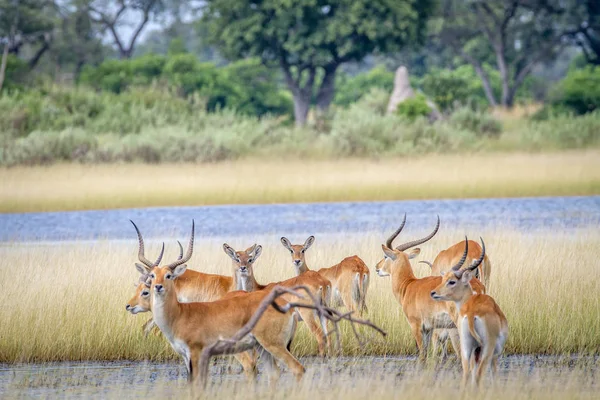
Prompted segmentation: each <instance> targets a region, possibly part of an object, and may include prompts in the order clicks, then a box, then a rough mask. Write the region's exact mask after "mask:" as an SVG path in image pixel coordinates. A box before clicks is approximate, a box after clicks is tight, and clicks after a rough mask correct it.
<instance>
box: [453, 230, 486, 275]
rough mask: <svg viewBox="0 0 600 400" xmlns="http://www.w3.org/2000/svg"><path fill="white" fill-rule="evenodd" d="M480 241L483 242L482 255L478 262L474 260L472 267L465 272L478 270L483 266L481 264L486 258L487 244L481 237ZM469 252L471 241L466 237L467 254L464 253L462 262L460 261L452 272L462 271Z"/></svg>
mask: <svg viewBox="0 0 600 400" xmlns="http://www.w3.org/2000/svg"><path fill="white" fill-rule="evenodd" d="M479 240H481V255H480V256H479V258H478V259H477V260H474V261H473V263H472V264H471V265H469V266H468V267H467V268H465V270H469V271H473V270H474V269H475V268H477V267H479V265H481V263H482V262H483V259H484V258H485V242H484V241H483V238H482V237H479ZM468 252H469V240H468V239H467V237H466V236H465V252H464V253H463V255H462V257H461V258H460V260H458V262H457V263H456V265H454V266H453V267H452V271H455V272H457V271H460V268H461V267H462V266H463V264H464V263H465V261H466V259H467V253H468Z"/></svg>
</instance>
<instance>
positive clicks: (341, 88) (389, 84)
mask: <svg viewBox="0 0 600 400" xmlns="http://www.w3.org/2000/svg"><path fill="white" fill-rule="evenodd" d="M373 88H379V89H384V90H386V91H387V92H388V93H391V92H392V89H393V88H394V73H393V72H390V71H388V70H387V69H385V67H384V66H381V65H380V66H377V67H375V68H373V69H371V70H370V71H368V72H364V73H361V74H358V75H355V76H352V77H349V76H347V75H344V74H338V76H337V80H336V92H335V98H334V101H333V102H334V103H335V104H337V105H340V106H349V105H350V104H352V103H355V102H357V101H358V100H360V99H361V98H362V97H363V96H364V95H365V94H367V93H369V91H370V90H371V89H373Z"/></svg>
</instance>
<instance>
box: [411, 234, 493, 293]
mask: <svg viewBox="0 0 600 400" xmlns="http://www.w3.org/2000/svg"><path fill="white" fill-rule="evenodd" d="M464 247H465V243H464V242H462V241H461V242H459V243H456V244H455V245H452V246H450V247H448V248H447V249H446V250H442V251H440V253H439V254H438V255H437V257H435V260H433V264H432V263H430V262H429V261H419V262H420V263H423V264H427V265H429V267H430V268H431V275H433V276H438V275H439V274H440V272H441V271H447V270H448V268H450V267H451V266H452V265H455V264H456V263H457V262H458V260H460V258H461V257H462V254H463V249H464ZM468 247H469V253H468V254H467V261H466V263H467V264H469V263H472V262H473V261H474V260H477V259H478V258H479V255H480V254H481V246H480V245H479V243H477V242H475V241H473V240H469V242H468ZM491 272H492V264H491V262H490V259H489V258H488V256H487V254H486V255H485V258H484V259H483V262H482V263H481V264H480V265H479V267H477V269H476V270H475V278H477V279H479V281H480V282H481V283H483V284H484V286H485V287H486V288H487V287H488V285H489V283H490V274H491Z"/></svg>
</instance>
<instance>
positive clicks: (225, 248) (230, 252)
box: [223, 243, 238, 262]
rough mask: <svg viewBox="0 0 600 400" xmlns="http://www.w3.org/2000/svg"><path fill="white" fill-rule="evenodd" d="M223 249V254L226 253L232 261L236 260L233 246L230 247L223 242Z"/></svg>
mask: <svg viewBox="0 0 600 400" xmlns="http://www.w3.org/2000/svg"><path fill="white" fill-rule="evenodd" d="M223 251H225V254H227V255H228V256H229V257H231V259H232V260H233V261H235V262H237V261H238V257H237V254H235V250H234V249H233V247H231V246H230V245H228V244H227V243H223Z"/></svg>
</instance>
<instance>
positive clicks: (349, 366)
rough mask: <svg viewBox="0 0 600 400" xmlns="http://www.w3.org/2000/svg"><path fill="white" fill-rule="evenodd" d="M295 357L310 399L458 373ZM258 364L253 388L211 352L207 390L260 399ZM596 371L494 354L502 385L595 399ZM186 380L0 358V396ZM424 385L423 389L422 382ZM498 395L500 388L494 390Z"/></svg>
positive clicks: (143, 390) (178, 389)
mask: <svg viewBox="0 0 600 400" xmlns="http://www.w3.org/2000/svg"><path fill="white" fill-rule="evenodd" d="M300 361H301V362H302V364H303V365H304V366H305V367H306V375H305V376H304V378H303V380H302V383H301V385H303V387H304V390H306V389H307V388H308V391H305V392H303V393H304V396H301V397H307V398H308V397H309V396H311V398H314V396H315V395H317V396H318V397H321V396H323V395H324V394H325V393H328V391H330V390H332V388H335V389H333V390H334V391H337V390H340V388H342V387H343V388H350V387H355V388H356V389H355V390H369V389H368V386H367V385H374V384H375V385H377V384H379V385H385V388H386V390H387V391H388V393H389V395H388V396H387V397H390V398H392V397H397V393H398V392H402V391H403V390H406V388H410V387H411V386H415V385H417V387H422V386H423V384H424V383H425V382H430V385H433V386H432V388H433V387H435V385H443V386H445V387H446V386H447V387H448V389H447V390H448V391H449V392H452V391H454V390H456V386H457V385H456V382H458V381H459V379H460V373H461V367H460V363H459V362H458V360H456V358H454V357H452V358H450V360H449V362H447V363H441V364H438V365H437V366H436V367H435V368H432V369H428V370H425V371H423V370H421V369H420V367H419V364H418V362H417V359H416V357H412V356H411V357H407V356H392V357H338V358H334V359H320V358H313V357H307V358H301V359H300ZM262 364H263V363H260V364H259V370H260V373H259V376H258V390H257V391H256V390H253V389H252V388H251V387H250V386H249V385H248V384H247V383H246V379H245V377H244V375H243V374H242V373H241V368H240V367H239V366H238V365H236V364H231V363H230V362H228V361H227V360H224V359H215V360H214V363H213V364H212V367H211V378H210V381H211V383H212V385H214V386H213V387H212V389H213V390H215V391H216V393H217V394H218V393H219V392H220V391H224V393H223V394H224V395H225V397H228V395H232V394H233V393H236V392H237V397H239V398H265V397H266V396H268V394H267V392H264V391H269V390H270V389H269V387H268V384H267V375H266V374H265V371H264V366H263V365H262ZM597 374H598V359H597V357H576V356H569V357H560V356H527V355H525V356H507V357H501V359H500V362H499V375H498V377H497V382H498V383H497V386H499V387H500V390H502V388H503V387H507V386H508V387H513V386H520V385H525V387H524V388H523V389H525V390H528V391H530V392H533V393H535V392H539V391H543V390H544V388H545V387H547V385H548V384H551V385H553V386H556V387H558V388H561V387H568V386H571V387H573V386H574V385H576V387H575V389H576V391H577V392H578V393H577V394H578V396H579V397H580V398H594V397H595V396H596V395H597V393H598V392H597V391H598V389H599V387H598V380H597ZM186 382H187V381H186V372H185V368H184V366H183V363H182V362H171V363H152V362H131V361H119V362H63V363H47V364H21V365H2V364H0V397H1V398H15V397H28V398H29V397H44V398H55V397H57V396H60V397H70V398H117V397H118V398H130V397H138V398H148V397H164V396H167V397H182V396H183V397H186V394H187V393H188V392H187V390H188V389H189V387H188V385H187V384H186ZM377 382H379V383H377ZM298 385H299V384H298V383H296V381H295V379H294V378H293V376H292V375H291V374H290V373H289V372H288V371H284V372H283V374H282V375H281V378H280V380H279V382H278V384H277V387H276V388H275V389H276V390H278V391H279V392H278V393H277V392H275V393H273V394H271V396H268V397H272V398H280V397H281V396H282V395H284V393H285V392H286V390H290V389H292V388H294V387H298ZM365 387H366V389H365ZM236 388H237V389H236ZM361 388H362V389H361ZM255 389H256V388H255ZM413 390H414V389H413ZM424 390H430V389H425V387H424ZM516 390H518V389H516ZM240 391H241V394H240ZM244 393H247V395H246V394H244ZM500 394H502V392H500ZM530 394H531V393H530ZM570 394H572V393H570ZM280 395H281V396H280ZM586 395H587V396H586ZM209 397H210V396H209ZM296 397H298V396H296ZM330 397H331V396H330ZM334 397H335V396H334ZM342 397H344V396H342ZM358 397H362V396H360V395H358ZM422 397H423V398H428V397H426V396H422ZM450 397H451V396H450ZM501 397H502V395H500V396H499V398H501ZM538 397H539V396H538ZM542 397H544V396H542ZM344 398H345V397H344ZM559 398H560V396H559Z"/></svg>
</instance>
